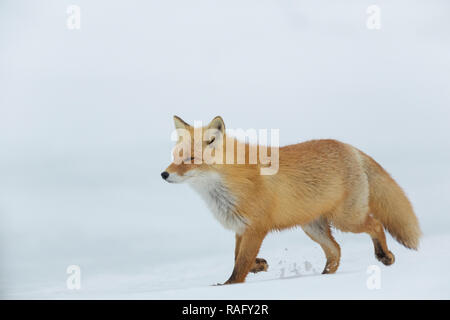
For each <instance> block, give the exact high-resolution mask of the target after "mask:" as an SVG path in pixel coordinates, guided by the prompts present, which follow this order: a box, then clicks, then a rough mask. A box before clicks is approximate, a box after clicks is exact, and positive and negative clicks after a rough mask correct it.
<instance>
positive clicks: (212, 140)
mask: <svg viewBox="0 0 450 320" xmlns="http://www.w3.org/2000/svg"><path fill="white" fill-rule="evenodd" d="M214 140H216V137H212V139H211V140H210V141H208V145H210V144H211V143H213V142H214Z"/></svg>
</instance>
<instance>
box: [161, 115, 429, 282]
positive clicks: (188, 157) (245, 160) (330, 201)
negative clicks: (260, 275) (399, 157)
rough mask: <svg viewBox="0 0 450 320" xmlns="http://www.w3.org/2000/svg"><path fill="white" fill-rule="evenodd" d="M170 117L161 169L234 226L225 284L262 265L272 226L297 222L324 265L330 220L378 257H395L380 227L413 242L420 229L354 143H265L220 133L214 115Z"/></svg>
mask: <svg viewBox="0 0 450 320" xmlns="http://www.w3.org/2000/svg"><path fill="white" fill-rule="evenodd" d="M174 121H175V128H176V129H177V132H178V141H177V144H176V146H175V148H174V151H173V156H174V162H173V163H172V164H170V165H169V167H167V169H166V170H165V171H164V172H162V174H161V176H162V178H163V179H164V180H165V181H167V182H170V183H181V182H186V183H188V184H190V185H191V186H192V187H193V188H194V189H195V190H196V191H197V192H198V193H199V194H200V195H201V196H202V197H203V198H204V200H205V201H206V203H207V205H208V207H209V208H210V209H211V211H212V212H213V214H214V216H215V217H216V218H217V219H218V220H219V222H220V223H221V224H222V225H223V226H224V227H225V228H227V229H230V230H232V231H234V232H235V234H236V247H235V255H234V256H235V263H234V269H233V272H232V273H231V276H230V277H229V279H228V280H227V281H226V282H225V284H231V283H239V282H244V281H245V278H246V276H247V274H248V273H249V272H259V271H265V270H267V268H268V264H267V262H266V260H265V259H262V258H257V254H258V251H259V249H260V247H261V243H262V241H263V240H264V238H265V236H266V235H267V234H268V233H269V232H270V231H273V230H283V229H286V228H291V227H295V226H300V227H301V228H302V229H303V231H305V233H306V234H307V235H308V236H309V237H310V238H311V239H312V240H314V241H316V242H317V243H319V244H320V246H321V247H322V249H323V251H324V253H325V256H326V260H327V261H326V264H325V268H324V270H323V273H334V272H336V270H337V269H338V267H339V260H340V256H341V250H340V247H339V244H338V243H337V242H336V240H335V239H334V238H333V236H332V234H331V227H334V228H337V229H339V230H342V231H344V232H353V233H362V232H365V233H367V234H369V235H370V237H371V238H372V242H373V245H374V248H375V257H376V258H377V259H378V260H379V261H381V262H382V263H383V264H385V265H391V264H393V263H394V260H395V259H394V255H393V253H392V252H391V251H389V249H388V247H387V244H386V236H385V233H384V229H386V230H387V231H388V232H389V233H390V234H391V235H392V236H393V237H394V238H395V239H396V240H397V241H398V242H399V243H401V244H402V245H404V246H405V247H407V248H410V249H417V248H418V245H419V238H420V235H421V231H420V227H419V223H418V220H417V217H416V216H415V214H414V211H413V208H412V206H411V203H410V202H409V200H408V198H407V197H406V195H405V193H404V192H403V190H402V189H401V187H400V186H399V185H398V184H397V183H396V182H395V181H394V179H393V178H392V177H391V176H390V175H389V174H388V173H387V172H386V171H385V170H384V169H383V168H382V167H381V166H380V165H379V164H378V163H377V162H376V161H375V160H373V159H372V158H371V157H370V156H368V155H367V154H365V153H364V152H362V151H360V150H358V149H356V148H355V147H353V146H351V145H349V144H346V143H342V142H339V141H336V140H312V141H307V142H303V143H298V144H293V145H288V146H284V147H273V146H272V147H268V146H266V145H257V144H251V143H247V142H243V141H239V140H238V139H236V138H235V137H232V136H229V135H227V133H226V131H225V124H224V122H223V120H222V118H221V117H215V118H214V119H213V120H212V121H211V122H210V123H209V125H207V126H204V127H200V128H198V127H195V128H194V127H193V126H191V125H189V124H187V123H186V122H185V121H183V120H182V119H180V118H179V117H176V116H175V117H174Z"/></svg>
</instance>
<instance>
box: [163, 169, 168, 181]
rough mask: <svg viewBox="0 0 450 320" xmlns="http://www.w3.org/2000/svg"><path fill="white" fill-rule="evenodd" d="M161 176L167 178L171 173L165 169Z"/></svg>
mask: <svg viewBox="0 0 450 320" xmlns="http://www.w3.org/2000/svg"><path fill="white" fill-rule="evenodd" d="M161 177H162V178H163V179H164V180H166V179H167V178H168V177H169V173H168V172H167V171H164V172H163V173H161Z"/></svg>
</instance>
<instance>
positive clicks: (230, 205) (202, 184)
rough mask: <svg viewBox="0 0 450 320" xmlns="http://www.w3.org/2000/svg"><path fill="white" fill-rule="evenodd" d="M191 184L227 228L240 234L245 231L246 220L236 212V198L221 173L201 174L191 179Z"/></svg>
mask: <svg viewBox="0 0 450 320" xmlns="http://www.w3.org/2000/svg"><path fill="white" fill-rule="evenodd" d="M190 184H191V186H192V187H193V188H194V189H195V190H196V191H197V192H198V193H199V194H200V196H201V197H202V198H203V199H204V200H205V202H206V204H207V205H208V207H209V209H210V210H211V211H212V213H213V214H214V216H215V218H216V219H217V220H219V222H220V223H221V224H222V225H223V226H224V227H225V228H227V229H230V230H233V231H234V232H236V233H238V234H242V233H243V232H244V230H245V227H246V221H245V219H244V218H243V217H242V216H240V215H239V214H238V213H237V212H236V199H235V197H234V196H233V195H232V194H231V193H230V191H229V190H228V189H227V188H226V187H225V186H224V185H223V183H222V179H221V177H220V175H218V174H216V173H207V174H201V175H199V176H197V177H195V178H193V179H191V180H190Z"/></svg>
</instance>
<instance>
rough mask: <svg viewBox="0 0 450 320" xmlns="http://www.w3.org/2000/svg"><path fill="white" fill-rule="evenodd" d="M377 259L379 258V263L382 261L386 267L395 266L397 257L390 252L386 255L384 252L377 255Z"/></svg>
mask: <svg viewBox="0 0 450 320" xmlns="http://www.w3.org/2000/svg"><path fill="white" fill-rule="evenodd" d="M376 257H377V259H378V261H380V262H381V263H382V264H384V265H385V266H390V265H391V264H393V263H394V262H395V256H394V254H393V253H392V252H390V251H389V252H388V253H386V254H385V253H384V252H383V253H377V254H376Z"/></svg>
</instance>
